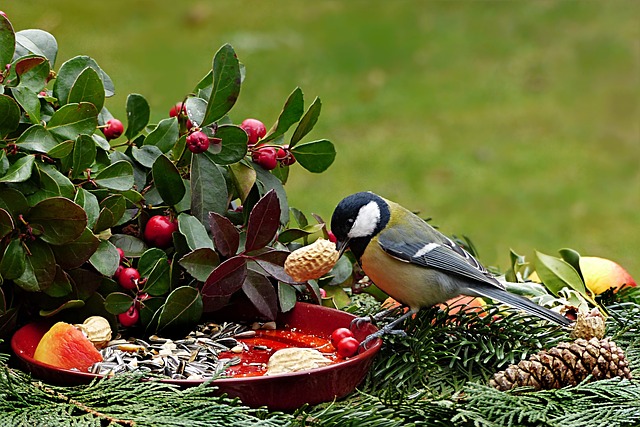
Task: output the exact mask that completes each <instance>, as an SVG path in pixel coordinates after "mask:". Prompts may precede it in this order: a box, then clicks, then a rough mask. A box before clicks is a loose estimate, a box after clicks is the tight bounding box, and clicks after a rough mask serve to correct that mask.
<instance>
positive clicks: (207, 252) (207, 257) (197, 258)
mask: <svg viewBox="0 0 640 427" xmlns="http://www.w3.org/2000/svg"><path fill="white" fill-rule="evenodd" d="M179 263H180V265H181V266H182V267H183V268H184V269H185V270H187V273H189V274H190V275H191V276H193V278H194V279H196V280H198V281H200V282H204V281H205V280H207V277H209V276H210V275H211V273H212V272H213V270H214V269H215V268H216V267H217V266H218V265H220V258H219V257H218V254H217V253H216V252H215V251H214V250H213V249H211V248H199V249H196V250H194V251H192V252H189V253H188V254H186V255H185V256H183V257H182V258H180V261H179Z"/></svg>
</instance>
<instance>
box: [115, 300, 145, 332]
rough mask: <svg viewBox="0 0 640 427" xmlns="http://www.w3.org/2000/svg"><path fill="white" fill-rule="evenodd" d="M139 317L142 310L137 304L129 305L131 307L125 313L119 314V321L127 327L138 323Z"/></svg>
mask: <svg viewBox="0 0 640 427" xmlns="http://www.w3.org/2000/svg"><path fill="white" fill-rule="evenodd" d="M139 319H140V312H139V311H138V309H137V308H136V306H135V305H132V306H131V307H129V309H128V310H127V311H125V312H124V313H120V314H118V321H120V324H121V325H122V326H124V327H125V328H128V327H130V326H133V325H135V324H136V323H138V320H139Z"/></svg>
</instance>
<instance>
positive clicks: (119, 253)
mask: <svg viewBox="0 0 640 427" xmlns="http://www.w3.org/2000/svg"><path fill="white" fill-rule="evenodd" d="M116 250H117V251H118V255H120V262H122V260H123V259H124V251H123V250H122V249H121V248H116Z"/></svg>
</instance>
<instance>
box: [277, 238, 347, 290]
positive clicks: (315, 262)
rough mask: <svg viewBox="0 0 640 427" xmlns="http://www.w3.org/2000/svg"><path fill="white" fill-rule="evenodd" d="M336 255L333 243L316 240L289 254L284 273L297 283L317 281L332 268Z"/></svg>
mask: <svg viewBox="0 0 640 427" xmlns="http://www.w3.org/2000/svg"><path fill="white" fill-rule="evenodd" d="M338 255H339V254H338V251H337V250H336V245H335V243H333V242H330V241H329V240H326V239H318V240H316V241H315V242H313V243H312V244H310V245H307V246H303V247H302V248H299V249H296V250H295V251H293V252H291V253H290V254H289V256H288V257H287V259H286V261H285V262H284V271H285V272H286V273H287V274H288V275H289V276H291V278H292V279H293V280H295V281H297V282H306V281H307V280H311V279H317V278H319V277H322V276H323V275H324V274H326V273H328V272H329V271H330V270H331V269H332V268H333V266H334V265H335V264H336V262H338V257H339V256H338Z"/></svg>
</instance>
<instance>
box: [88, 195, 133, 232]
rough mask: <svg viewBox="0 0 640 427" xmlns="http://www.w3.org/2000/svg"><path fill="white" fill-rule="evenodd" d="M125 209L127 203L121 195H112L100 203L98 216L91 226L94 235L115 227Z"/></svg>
mask: <svg viewBox="0 0 640 427" xmlns="http://www.w3.org/2000/svg"><path fill="white" fill-rule="evenodd" d="M126 209H127V201H126V199H125V198H124V196H123V195H121V194H114V195H112V196H109V197H106V198H104V199H103V200H102V201H101V202H100V214H98V219H97V220H96V224H95V225H94V226H93V231H94V232H95V233H100V232H101V231H104V230H106V229H107V228H110V227H113V226H114V225H116V224H117V223H118V222H119V221H120V218H122V215H124V213H125V210H126Z"/></svg>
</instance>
